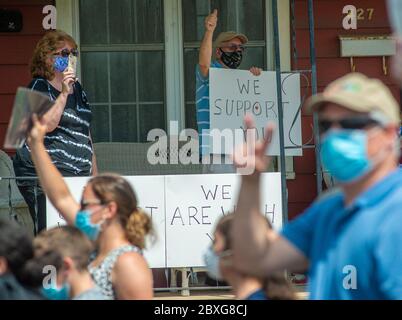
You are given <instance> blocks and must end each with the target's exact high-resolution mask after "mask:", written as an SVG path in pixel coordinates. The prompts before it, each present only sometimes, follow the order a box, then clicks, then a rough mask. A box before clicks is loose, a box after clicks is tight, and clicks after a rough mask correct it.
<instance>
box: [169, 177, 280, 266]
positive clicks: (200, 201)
mask: <svg viewBox="0 0 402 320" xmlns="http://www.w3.org/2000/svg"><path fill="white" fill-rule="evenodd" d="M239 188H240V176H238V175H234V174H224V175H219V174H217V175H195V176H166V244H167V249H166V251H167V252H166V253H167V266H168V267H188V266H192V267H202V266H205V265H204V261H203V254H204V252H205V251H206V249H207V248H208V246H209V245H211V243H212V239H213V230H214V228H215V226H216V223H217V221H218V220H219V219H220V218H221V217H222V216H223V215H224V214H227V213H229V212H233V211H234V209H235V205H236V202H237V194H238V190H239ZM261 188H262V198H261V210H262V212H263V213H265V215H266V217H267V218H268V219H269V221H270V222H271V223H272V224H273V226H274V227H275V228H277V229H280V228H281V227H282V203H281V179H280V174H278V173H270V174H263V177H262V181H261Z"/></svg>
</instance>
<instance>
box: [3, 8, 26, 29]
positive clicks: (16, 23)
mask: <svg viewBox="0 0 402 320" xmlns="http://www.w3.org/2000/svg"><path fill="white" fill-rule="evenodd" d="M21 30H22V14H21V12H20V11H17V10H6V9H0V32H20V31H21Z"/></svg>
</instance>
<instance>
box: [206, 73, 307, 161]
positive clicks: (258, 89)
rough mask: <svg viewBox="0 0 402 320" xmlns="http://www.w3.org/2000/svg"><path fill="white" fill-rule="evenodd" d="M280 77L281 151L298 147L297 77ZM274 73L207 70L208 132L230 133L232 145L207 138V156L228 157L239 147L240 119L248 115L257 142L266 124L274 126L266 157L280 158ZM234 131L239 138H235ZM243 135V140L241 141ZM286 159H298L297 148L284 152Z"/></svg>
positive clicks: (299, 132) (299, 128)
mask: <svg viewBox="0 0 402 320" xmlns="http://www.w3.org/2000/svg"><path fill="white" fill-rule="evenodd" d="M281 77H282V104H283V115H284V118H283V125H284V133H285V148H286V147H295V146H300V145H301V144H302V135H301V115H300V112H298V111H299V107H300V104H301V99H300V75H299V74H298V73H285V74H282V75H281ZM276 87H277V86H276V73H275V72H273V71H265V72H262V73H261V75H260V76H254V75H252V74H251V73H250V71H244V70H227V69H219V68H211V69H210V100H209V103H210V121H211V130H213V129H218V130H219V131H221V132H222V131H223V130H225V129H226V130H231V131H232V132H233V134H232V135H233V141H235V143H228V144H227V145H224V143H223V142H222V140H223V139H219V138H213V136H212V135H211V137H210V139H209V141H210V153H213V154H231V153H233V146H234V145H237V144H239V141H238V140H240V139H241V135H242V132H241V131H240V132H239V129H241V130H244V123H243V120H244V116H245V115H246V114H247V113H251V114H252V115H253V117H254V119H255V123H256V137H257V139H261V138H262V137H263V135H264V128H265V126H266V125H267V123H268V122H274V123H275V124H276V130H275V132H274V135H273V137H272V141H271V145H270V147H269V149H268V153H267V155H274V156H278V155H280V148H279V122H278V121H279V117H278V99H277V89H276ZM235 130H237V132H238V133H239V134H235V133H234V132H235ZM244 136H245V135H244V133H243V140H244ZM285 155H286V156H301V155H302V149H301V148H294V149H293V148H292V149H285Z"/></svg>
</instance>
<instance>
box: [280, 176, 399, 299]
mask: <svg viewBox="0 0 402 320" xmlns="http://www.w3.org/2000/svg"><path fill="white" fill-rule="evenodd" d="M282 235H283V236H284V237H285V238H286V239H288V241H290V242H291V243H292V244H293V245H295V246H296V247H297V248H298V249H299V250H301V252H302V253H303V254H304V255H305V256H306V257H307V258H308V259H309V262H310V269H309V278H310V281H309V291H310V298H311V299H325V300H327V299H342V300H343V299H402V170H400V169H397V170H396V171H395V172H393V173H391V174H389V175H388V176H387V177H385V178H384V179H382V180H381V181H380V182H378V183H377V184H375V185H374V186H372V187H371V188H370V189H368V190H366V191H365V192H364V193H362V194H361V195H360V196H359V197H358V198H357V199H356V200H355V201H354V203H353V204H352V205H350V206H348V207H345V205H344V196H343V194H342V192H335V193H333V194H330V195H327V196H325V197H324V198H322V199H320V200H318V201H317V202H316V203H315V204H313V205H312V206H311V207H310V208H309V209H307V210H306V212H305V213H304V214H302V215H301V216H300V217H298V218H296V219H295V220H294V221H292V222H291V223H289V224H288V225H286V226H285V228H284V229H283V231H282Z"/></svg>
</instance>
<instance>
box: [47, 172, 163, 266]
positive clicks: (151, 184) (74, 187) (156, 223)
mask: <svg viewBox="0 0 402 320" xmlns="http://www.w3.org/2000/svg"><path fill="white" fill-rule="evenodd" d="M124 178H125V179H127V181H128V182H129V183H130V184H131V185H132V187H133V188H134V191H135V193H136V195H137V199H138V205H139V207H141V208H142V209H144V210H145V212H147V213H148V214H149V215H150V216H151V217H152V224H153V227H154V230H155V234H156V236H157V237H156V241H155V242H154V243H153V244H152V243H148V244H147V248H148V249H147V250H144V256H145V258H146V260H147V262H148V263H149V265H150V266H152V267H153V268H164V267H165V262H166V256H165V198H164V197H165V193H164V188H165V178H164V176H131V177H130V176H129V177H124ZM88 180H89V178H88V177H82V178H81V177H78V178H65V181H66V183H67V185H68V187H69V189H70V191H71V193H72V194H73V196H74V198H75V199H76V201H80V200H81V195H82V191H83V190H84V187H85V185H86V183H87V181H88ZM46 201H47V202H46V208H47V209H46V210H47V227H48V228H51V227H55V226H58V225H63V224H65V223H66V222H65V220H64V219H63V218H62V217H61V216H60V215H59V214H58V213H57V211H56V209H55V208H54V207H53V206H52V204H51V203H50V202H49V200H48V199H47V200H46Z"/></svg>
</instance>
